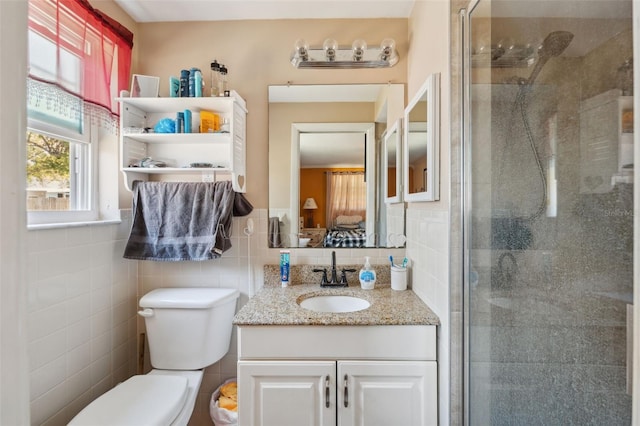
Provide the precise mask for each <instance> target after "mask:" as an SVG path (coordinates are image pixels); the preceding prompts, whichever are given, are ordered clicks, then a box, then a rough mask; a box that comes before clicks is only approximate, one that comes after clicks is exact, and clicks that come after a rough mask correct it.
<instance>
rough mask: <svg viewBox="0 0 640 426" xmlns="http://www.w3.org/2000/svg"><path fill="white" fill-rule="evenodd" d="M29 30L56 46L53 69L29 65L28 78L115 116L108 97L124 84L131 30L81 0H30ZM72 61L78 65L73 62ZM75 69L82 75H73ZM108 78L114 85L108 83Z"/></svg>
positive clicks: (114, 104)
mask: <svg viewBox="0 0 640 426" xmlns="http://www.w3.org/2000/svg"><path fill="white" fill-rule="evenodd" d="M29 28H30V29H31V30H32V31H34V32H36V33H38V34H39V35H40V36H42V37H44V38H45V39H47V40H49V41H50V42H53V43H54V44H55V46H56V47H57V49H56V52H55V59H53V58H52V59H53V60H55V66H53V67H52V69H53V72H52V69H48V70H47V72H46V73H42V72H40V73H39V72H38V70H34V69H33V68H32V69H31V70H30V73H29V77H31V78H32V79H35V80H39V81H44V82H47V83H52V84H54V85H56V86H58V87H59V88H61V89H63V90H64V91H66V92H68V93H71V94H74V95H76V96H78V97H79V98H81V99H82V100H84V101H85V102H89V103H92V104H94V105H98V106H101V107H104V108H106V109H108V110H109V111H110V112H111V113H113V114H117V105H116V103H115V102H114V100H113V98H114V96H117V94H118V93H119V92H120V90H125V89H127V86H128V82H129V72H130V69H131V48H132V46H133V43H132V41H133V35H132V34H131V32H129V31H128V30H127V29H126V28H124V27H123V26H121V25H120V24H118V23H117V22H115V21H113V20H112V19H110V18H109V17H107V16H106V15H104V14H102V13H101V12H100V11H97V10H95V9H93V8H92V7H91V6H90V5H89V4H88V2H87V1H86V0H29ZM77 60H79V61H80V64H79V66H73V64H76V63H77V62H76V61H77ZM114 60H117V69H115V70H114ZM47 68H49V67H47ZM77 72H80V73H81V75H80V76H77V75H74V73H77ZM114 72H115V75H113V74H114ZM113 78H116V79H117V85H112V79H113ZM78 82H79V84H78ZM114 92H115V93H114Z"/></svg>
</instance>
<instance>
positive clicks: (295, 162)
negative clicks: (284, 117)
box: [290, 122, 376, 247]
mask: <svg viewBox="0 0 640 426" xmlns="http://www.w3.org/2000/svg"><path fill="white" fill-rule="evenodd" d="M305 132H307V133H313V132H315V133H333V132H347V133H348V132H353V133H366V134H367V146H366V149H365V150H366V157H365V176H366V177H365V180H366V181H367V182H375V161H376V159H375V155H376V154H375V140H376V138H375V123H373V122H371V123H293V125H292V126H291V168H292V170H296V169H297V170H299V169H300V133H305ZM291 187H292V188H298V189H297V190H296V191H291V194H290V200H291V205H292V206H299V205H300V173H297V174H294V173H292V174H291ZM367 211H375V184H374V185H367ZM299 213H300V212H299V210H298V209H292V210H291V222H292V223H295V224H296V225H297V224H298V223H299V221H300V214H299ZM375 221H376V219H375V218H371V217H367V218H366V219H365V223H366V225H365V232H366V234H367V247H373V246H370V245H369V244H371V240H370V236H371V235H375ZM299 231H300V230H299V229H298V232H296V234H298V233H299ZM295 246H296V245H293V246H292V247H295Z"/></svg>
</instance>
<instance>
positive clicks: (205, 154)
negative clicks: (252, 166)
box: [118, 92, 247, 192]
mask: <svg viewBox="0 0 640 426" xmlns="http://www.w3.org/2000/svg"><path fill="white" fill-rule="evenodd" d="M118 101H119V102H120V111H121V120H120V169H121V171H122V173H123V174H124V177H125V186H126V187H127V189H128V190H131V189H132V188H133V181H135V180H143V181H147V180H150V179H151V180H179V181H182V180H188V181H192V180H194V177H195V176H198V175H201V180H202V181H215V180H219V179H229V180H231V182H232V184H233V189H234V190H235V191H236V192H246V179H245V171H246V114H247V109H246V103H245V101H244V100H243V99H242V98H240V97H239V96H238V95H237V93H235V92H234V93H233V96H232V97H201V98H118ZM185 109H188V110H190V111H191V113H192V129H193V132H195V133H153V132H152V133H137V132H135V133H134V132H131V128H134V129H140V130H139V131H142V130H141V129H144V128H153V127H154V126H155V124H156V123H157V122H158V121H159V120H160V119H162V118H171V119H175V117H176V114H177V113H178V112H181V111H184V110H185ZM201 111H210V112H214V113H216V114H218V115H219V116H220V119H221V121H222V120H223V119H224V120H226V121H227V122H228V123H229V131H228V132H212V133H198V132H199V125H200V112H201ZM147 157H150V158H152V159H153V160H159V161H163V162H164V163H165V164H166V167H153V168H147V167H132V166H133V165H134V164H137V163H138V162H139V161H140V160H142V159H143V158H147ZM193 163H210V164H212V165H213V167H207V168H202V167H190V165H191V164H193Z"/></svg>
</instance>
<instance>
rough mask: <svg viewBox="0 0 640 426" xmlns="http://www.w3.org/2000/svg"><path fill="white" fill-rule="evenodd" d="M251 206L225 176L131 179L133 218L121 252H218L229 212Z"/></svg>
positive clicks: (168, 256) (167, 256) (226, 244)
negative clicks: (204, 179) (194, 179)
mask: <svg viewBox="0 0 640 426" xmlns="http://www.w3.org/2000/svg"><path fill="white" fill-rule="evenodd" d="M251 210H253V207H252V206H251V204H250V203H249V202H248V201H247V199H246V198H245V197H244V196H243V195H242V194H238V193H236V192H234V191H233V189H232V187H231V182H228V181H225V182H139V181H137V182H134V187H133V224H132V226H131V234H130V235H129V241H128V242H127V245H126V247H125V251H124V257H125V258H128V259H138V260H159V261H181V260H210V259H216V258H219V257H220V256H221V255H222V253H223V252H225V251H227V250H228V249H230V248H231V241H230V239H229V238H230V236H231V220H232V218H233V215H234V214H236V215H239V216H244V215H247V214H249V213H250V212H251Z"/></svg>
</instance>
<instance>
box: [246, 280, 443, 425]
mask: <svg viewBox="0 0 640 426" xmlns="http://www.w3.org/2000/svg"><path fill="white" fill-rule="evenodd" d="M315 296H350V297H353V298H357V299H364V300H366V301H367V302H369V304H370V306H369V307H368V308H366V309H364V310H359V311H355V312H338V313H337V312H322V311H320V312H318V311H312V310H308V309H304V308H302V307H301V306H300V304H299V303H300V302H301V301H302V300H304V299H308V298H311V297H315ZM327 309H329V310H330V309H331V308H327ZM234 323H235V324H236V325H237V326H238V392H239V404H238V409H239V411H238V418H239V424H240V425H254V426H270V425H276V424H277V425H303V424H304V425H319V426H320V425H322V426H325V425H339V426H345V425H356V424H358V425H362V424H366V425H390V424H397V425H436V424H437V420H438V416H437V360H436V326H437V324H438V323H439V321H438V318H437V316H436V315H435V314H434V313H433V312H432V311H431V310H430V309H429V308H428V307H427V306H426V305H425V304H424V303H423V302H422V301H421V300H420V299H419V298H418V297H417V296H416V295H415V294H414V293H413V292H411V291H394V290H391V288H390V287H388V286H386V287H377V288H376V289H374V290H362V289H360V288H359V287H348V288H343V289H333V288H320V286H319V285H292V286H290V287H287V288H264V289H263V290H261V291H260V292H259V293H258V294H257V295H256V296H254V297H253V298H252V299H251V300H250V301H249V302H248V303H247V304H246V305H245V306H244V307H243V308H242V309H241V310H240V312H238V314H237V315H236V317H235V319H234Z"/></svg>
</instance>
